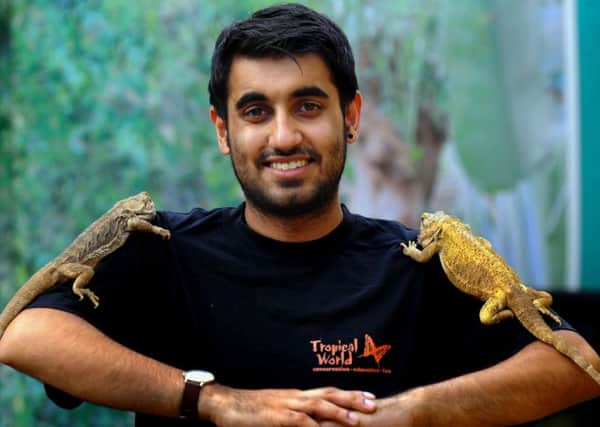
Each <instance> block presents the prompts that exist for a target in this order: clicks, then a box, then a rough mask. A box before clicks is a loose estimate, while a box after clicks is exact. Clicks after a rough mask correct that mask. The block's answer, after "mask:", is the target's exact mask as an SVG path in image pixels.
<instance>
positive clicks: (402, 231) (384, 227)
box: [346, 211, 418, 244]
mask: <svg viewBox="0 0 600 427" xmlns="http://www.w3.org/2000/svg"><path fill="white" fill-rule="evenodd" d="M346 212H347V218H348V220H349V221H350V222H351V223H352V226H353V227H354V230H355V233H357V236H358V237H360V238H363V239H368V240H371V241H373V242H379V243H382V244H384V243H386V242H389V243H394V244H396V243H402V242H406V241H408V240H415V239H416V238H417V235H418V230H415V229H413V228H410V227H408V226H406V225H405V224H403V223H402V222H400V221H396V220H392V219H384V218H377V217H369V216H364V215H361V214H357V213H351V212H349V211H346Z"/></svg>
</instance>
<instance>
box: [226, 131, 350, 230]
mask: <svg viewBox="0 0 600 427" xmlns="http://www.w3.org/2000/svg"><path fill="white" fill-rule="evenodd" d="M228 144H229V147H230V150H231V156H230V157H231V164H232V166H233V171H234V173H235V176H236V178H237V180H238V182H239V184H240V187H241V188H242V191H243V193H244V196H245V199H246V202H247V203H249V204H251V205H252V206H253V207H254V208H256V209H257V210H259V211H261V212H262V213H263V214H264V215H267V216H277V217H281V218H298V217H303V216H318V215H319V214H320V213H322V212H324V211H326V210H327V208H328V207H330V206H331V204H332V203H334V202H336V201H337V197H338V190H339V184H340V180H341V177H342V173H343V171H344V167H345V164H346V151H347V144H346V141H345V140H344V139H343V138H341V139H340V140H339V141H338V142H337V143H335V144H334V145H333V146H332V147H331V149H330V150H329V151H328V152H327V153H326V155H325V156H326V158H327V161H328V163H327V165H325V169H324V170H323V172H322V173H321V174H320V175H319V177H318V178H316V180H314V181H313V182H311V183H305V182H303V180H301V179H299V180H286V181H283V182H281V183H279V184H277V186H278V187H277V188H267V186H269V187H271V186H273V185H275V184H271V183H265V182H263V181H261V180H260V178H259V174H256V173H254V174H253V173H252V172H251V170H250V168H249V167H248V164H249V161H250V160H249V159H248V158H247V157H246V156H245V155H244V154H243V153H241V152H239V151H237V150H235V149H234V148H233V147H232V144H231V142H230V141H228ZM273 154H276V155H295V154H306V155H308V156H309V157H310V158H311V161H312V162H317V163H318V164H319V165H321V166H323V159H322V157H323V156H321V155H320V154H319V153H317V152H316V151H315V150H313V149H312V148H307V147H297V148H294V149H293V150H291V151H290V152H286V153H281V152H280V151H277V150H274V151H273V150H271V151H265V152H263V153H261V154H260V156H259V158H258V159H257V161H256V162H255V166H256V170H260V169H261V168H264V167H266V166H264V162H263V160H261V159H265V158H267V157H268V156H269V155H273ZM302 186H307V187H309V188H305V189H302ZM294 188H298V190H299V191H293V190H294ZM279 190H282V191H283V192H287V193H289V194H285V195H283V196H281V195H278V194H277V192H279ZM288 190H289V191H288ZM300 190H302V191H300Z"/></svg>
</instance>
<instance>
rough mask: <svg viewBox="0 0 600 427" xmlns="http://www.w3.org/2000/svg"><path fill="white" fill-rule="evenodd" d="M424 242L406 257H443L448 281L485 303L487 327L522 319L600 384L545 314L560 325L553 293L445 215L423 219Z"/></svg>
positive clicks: (406, 248)
mask: <svg viewBox="0 0 600 427" xmlns="http://www.w3.org/2000/svg"><path fill="white" fill-rule="evenodd" d="M418 242H419V244H420V245H421V247H422V248H423V249H422V250H420V249H419V248H418V247H417V243H416V242H414V241H411V242H408V244H405V243H402V247H403V252H404V254H405V255H407V256H409V257H411V258H412V259H414V260H416V261H418V262H427V261H429V260H430V259H431V258H432V257H433V256H434V255H435V254H439V258H440V262H441V264H442V268H443V269H444V272H445V273H446V275H447V276H448V279H449V280H450V281H451V282H452V283H453V284H454V286H456V287H457V288H458V289H459V290H461V291H463V292H465V293H467V294H469V295H472V296H474V297H476V298H479V299H480V300H481V301H484V305H483V307H482V308H481V311H480V312H479V319H480V320H481V323H483V324H485V325H489V324H493V323H498V322H500V321H502V320H504V319H509V318H512V317H513V316H514V317H516V318H517V319H518V320H519V321H520V322H521V324H522V325H523V326H524V327H525V328H526V329H527V330H528V331H529V332H531V333H532V334H533V335H534V336H535V337H536V338H537V339H539V340H540V341H543V342H545V343H547V344H549V345H551V346H552V347H554V348H555V349H556V350H558V351H559V352H560V353H562V354H564V355H565V356H567V357H568V358H570V359H571V360H573V361H574V362H575V363H576V364H577V365H578V366H579V367H581V368H582V369H583V370H584V371H586V372H587V373H588V374H589V375H590V376H591V377H592V378H593V379H594V380H595V381H596V382H597V383H598V384H599V385H600V373H599V372H598V371H597V370H596V369H594V367H593V366H592V365H591V364H590V363H589V362H588V361H587V360H586V359H585V358H584V357H583V356H582V355H581V354H580V353H579V352H578V351H577V350H576V349H575V348H573V347H572V346H570V345H569V344H567V342H566V341H564V340H563V339H562V338H561V337H560V336H559V335H557V334H555V333H554V331H552V329H551V328H550V327H549V326H548V325H547V324H546V322H545V321H544V319H543V318H542V314H545V315H547V316H549V317H551V318H552V319H553V320H554V321H556V322H557V323H559V324H560V319H559V318H558V316H556V315H555V314H554V313H552V311H550V310H549V308H548V307H549V306H550V304H552V296H551V295H550V294H549V293H548V292H544V291H539V290H536V289H532V288H529V287H527V286H525V285H524V284H523V283H522V282H521V279H520V278H519V276H518V275H517V273H516V272H515V271H514V270H513V269H512V268H511V267H510V266H509V265H508V264H507V263H506V261H505V260H504V259H503V258H502V257H501V256H500V255H498V253H496V252H495V251H494V250H493V248H492V244H491V243H490V242H489V241H487V240H486V239H484V238H482V237H479V236H476V235H474V234H473V233H472V232H471V229H470V227H469V226H468V225H467V224H464V223H463V222H461V221H460V220H459V219H458V218H456V217H454V216H451V215H448V214H446V213H444V212H442V211H437V212H435V213H433V214H431V213H424V214H423V215H422V216H421V227H420V231H419V236H418Z"/></svg>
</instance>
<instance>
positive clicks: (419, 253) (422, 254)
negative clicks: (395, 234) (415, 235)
mask: <svg viewBox="0 0 600 427" xmlns="http://www.w3.org/2000/svg"><path fill="white" fill-rule="evenodd" d="M400 245H401V246H402V253H403V254H404V255H407V256H409V257H411V258H412V259H414V260H415V261H418V262H427V261H429V260H430V259H431V258H432V257H433V256H434V255H435V254H436V253H438V252H439V250H440V246H439V244H438V242H437V241H434V242H431V243H430V244H429V245H427V246H425V247H424V248H423V249H422V250H419V248H417V242H415V241H410V242H408V245H407V244H406V243H401V244H400Z"/></svg>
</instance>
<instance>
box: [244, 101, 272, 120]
mask: <svg viewBox="0 0 600 427" xmlns="http://www.w3.org/2000/svg"><path fill="white" fill-rule="evenodd" d="M268 114H269V112H268V111H267V109H265V108H263V107H261V106H258V105H253V106H251V107H248V108H246V109H244V110H243V111H242V116H243V117H244V118H245V119H246V120H250V121H253V122H257V121H261V120H262V119H264V118H265V117H267V115H268Z"/></svg>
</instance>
